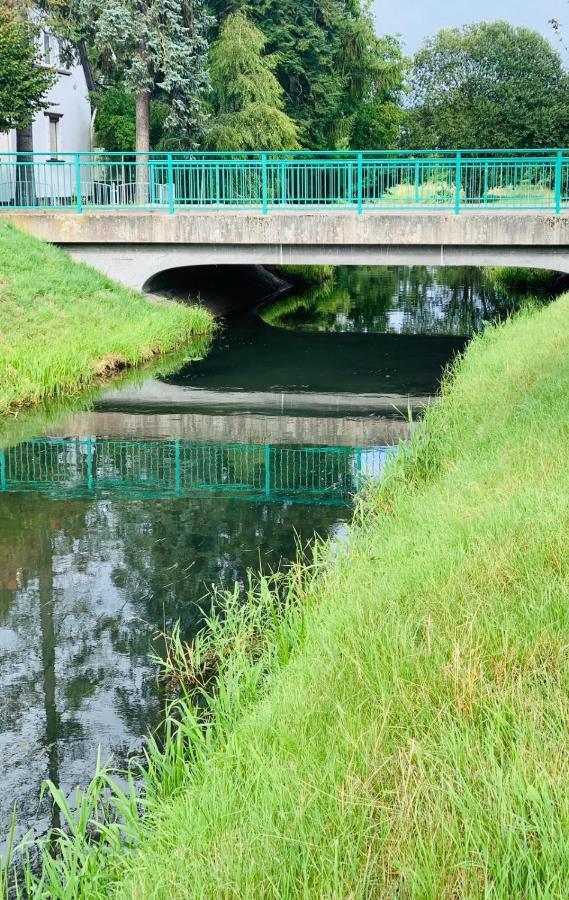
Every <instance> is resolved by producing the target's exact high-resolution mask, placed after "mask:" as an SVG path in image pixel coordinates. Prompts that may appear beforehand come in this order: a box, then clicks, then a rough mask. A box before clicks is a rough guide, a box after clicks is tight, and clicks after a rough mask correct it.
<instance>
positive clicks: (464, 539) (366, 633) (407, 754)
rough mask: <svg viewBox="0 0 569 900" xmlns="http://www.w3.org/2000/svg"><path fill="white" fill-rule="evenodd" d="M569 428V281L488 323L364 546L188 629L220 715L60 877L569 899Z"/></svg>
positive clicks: (151, 892)
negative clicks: (555, 293)
mask: <svg viewBox="0 0 569 900" xmlns="http://www.w3.org/2000/svg"><path fill="white" fill-rule="evenodd" d="M568 422H569V296H564V297H563V298H561V299H560V300H558V301H557V302H555V303H553V304H552V305H551V306H549V307H547V308H543V309H541V310H540V311H527V312H524V313H522V314H520V315H519V316H518V317H516V318H515V320H513V321H511V322H509V323H507V324H506V325H503V326H499V327H496V328H491V329H488V330H487V331H486V332H485V334H484V335H483V336H481V337H478V338H476V339H475V341H474V342H473V344H472V345H471V347H470V348H469V350H468V352H467V353H466V355H465V357H464V358H463V359H462V360H461V361H460V362H459V363H458V365H457V366H456V372H455V375H454V377H453V378H452V379H451V380H449V382H448V383H447V384H446V385H445V387H444V391H443V397H442V400H441V401H440V402H439V403H437V404H435V405H434V406H433V407H432V408H430V409H429V411H428V413H427V416H426V420H425V421H424V423H423V424H422V425H421V426H420V428H419V430H418V432H417V434H416V436H415V437H414V439H413V442H412V444H411V445H410V446H409V447H408V448H407V449H406V450H405V451H404V452H401V453H400V455H399V457H398V460H397V462H396V463H395V464H394V465H393V466H392V468H391V469H390V470H389V472H388V475H387V477H386V479H385V481H384V483H383V486H382V487H381V489H377V488H375V489H372V490H368V492H367V495H366V496H365V498H364V499H363V501H362V503H361V505H360V507H359V509H358V511H357V515H356V521H355V524H354V526H353V527H352V530H351V534H350V541H349V544H348V545H342V546H341V547H340V548H339V549H337V550H336V551H335V553H334V554H332V557H330V554H328V558H326V554H325V553H324V556H323V557H321V558H319V559H317V560H316V562H315V564H314V567H313V568H312V569H309V570H308V571H305V572H304V574H302V575H301V574H299V573H298V572H297V573H295V575H294V577H292V578H291V581H290V582H289V583H288V585H281V587H280V590H279V591H275V590H274V588H273V589H272V590H271V585H270V584H269V583H267V582H263V583H262V584H261V588H260V590H259V591H257V592H256V593H255V594H252V595H251V596H250V598H249V602H248V604H247V605H246V606H245V607H241V606H240V605H239V604H238V603H237V602H233V603H230V604H229V611H228V616H227V619H226V620H225V622H224V623H221V622H219V621H217V622H214V623H213V633H212V637H211V638H210V642H209V643H208V642H207V641H205V642H204V641H203V640H202V641H200V642H198V644H197V647H196V648H195V649H194V651H193V652H189V651H188V650H187V649H186V650H184V648H181V647H180V646H179V645H176V644H174V646H173V654H172V658H173V666H172V672H173V673H174V674H176V673H179V672H180V671H182V672H183V676H184V679H183V680H184V683H185V684H186V686H189V687H186V691H188V692H191V690H192V689H193V690H195V689H197V690H198V693H199V694H200V695H202V694H203V691H204V690H205V692H206V696H207V698H209V699H204V698H203V696H202V701H201V707H202V718H201V727H198V726H199V721H198V718H197V716H196V714H195V713H192V712H191V708H190V707H189V706H188V704H187V701H186V700H184V699H183V700H182V701H181V702H180V704H179V706H178V715H179V717H180V719H181V724H180V725H179V726H176V725H175V724H174V723H171V724H170V728H171V733H170V737H169V740H168V741H167V745H166V752H165V753H164V754H161V753H160V752H159V751H158V749H157V748H155V749H154V750H153V751H151V754H150V768H149V771H148V774H147V776H146V785H147V791H146V800H145V802H144V804H143V806H142V809H143V812H144V815H142V816H141V812H140V807H138V806H137V804H136V802H135V800H134V799H132V798H131V799H130V800H129V799H128V798H123V799H120V798H119V800H117V801H115V803H116V807H117V808H118V810H119V811H120V814H121V816H122V817H123V819H124V823H125V824H124V825H123V826H122V827H121V828H119V827H118V826H116V825H112V824H111V825H108V826H106V827H103V828H102V827H101V826H100V825H98V826H96V830H97V831H98V833H99V841H98V842H97V843H96V844H93V843H92V842H91V841H90V840H88V839H87V835H88V832H89V829H87V828H86V827H85V825H84V824H81V823H80V824H79V825H78V826H76V832H75V836H74V838H73V839H72V840H71V841H63V842H62V843H61V845H60V855H59V856H58V857H57V858H56V859H55V860H54V859H52V858H51V857H46V861H47V865H46V868H45V870H44V876H45V881H44V883H43V886H42V887H39V886H38V885H37V886H36V887H37V893H39V895H41V894H42V892H43V895H44V896H49V897H52V898H53V897H60V896H61V897H63V896H66V897H71V896H84V897H89V898H96V897H101V898H102V897H109V896H117V897H128V898H132V897H136V898H146V897H155V898H178V897H179V898H187V897H259V898H261V897H263V898H266V897H275V898H276V897H278V898H291V897H298V896H310V897H370V896H378V897H409V898H421V900H422V898H433V900H434V898H449V900H450V898H456V897H461V898H462V897H469V898H470V897H497V898H511V897H525V898H536V897H563V896H567V895H568V894H569V854H567V843H568V841H569V793H568V789H567V784H568V778H569V756H568V754H567V743H568V738H569V726H568V723H569V691H568V688H569V640H568V638H569V556H568V554H567V545H568V542H569V466H568V465H567V455H568V454H567V450H568V444H569V430H568V426H567V423H568ZM192 686H193V688H192ZM103 780H104V779H103ZM101 784H102V779H99V782H96V783H95V784H94V786H93V787H92V789H91V794H90V796H89V798H87V800H85V806H84V807H83V810H84V815H83V818H84V820H86V819H87V818H88V815H87V813H86V812H85V811H86V810H87V811H88V810H89V804H90V809H91V816H92V817H93V818H97V819H98V820H99V821H100V820H101V815H102V812H101V809H102V807H103V806H104V805H106V803H107V802H108V801H107V800H105V801H103V800H101V799H99V800H97V799H96V798H97V797H99V798H102V797H103V795H104V791H102V789H101ZM94 808H96V809H97V814H96V816H94V815H93V812H92V811H93V809H94ZM125 846H127V847H128V852H125ZM58 880H59V881H60V883H61V887H58ZM48 886H49V887H48Z"/></svg>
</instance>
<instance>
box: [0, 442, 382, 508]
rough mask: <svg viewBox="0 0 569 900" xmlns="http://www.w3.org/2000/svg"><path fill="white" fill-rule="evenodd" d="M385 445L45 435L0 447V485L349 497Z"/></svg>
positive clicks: (377, 466) (133, 495)
mask: <svg viewBox="0 0 569 900" xmlns="http://www.w3.org/2000/svg"><path fill="white" fill-rule="evenodd" d="M387 452H388V450H387V448H371V449H370V448H367V449H359V448H352V447H308V446H306V447H291V446H274V445H270V444H249V445H243V444H219V443H209V444H198V443H193V442H188V441H182V440H173V441H172V440H170V441H160V440H156V441H135V440H101V439H97V438H44V439H39V440H33V441H28V442H25V443H22V444H18V445H17V446H15V447H11V448H9V449H6V450H2V451H0V490H1V491H11V492H18V491H35V492H39V493H44V494H47V495H48V496H50V497H51V498H54V499H84V498H98V497H104V496H119V497H121V498H126V499H148V498H155V499H162V498H168V497H196V496H199V495H200V494H212V493H213V494H215V493H219V494H221V495H224V496H227V495H228V494H229V495H231V496H234V497H236V498H237V497H240V498H247V499H250V500H261V501H268V502H271V501H278V502H301V503H332V504H333V503H338V504H343V503H346V502H347V501H348V500H349V498H350V496H351V495H352V494H353V493H355V491H356V490H358V488H359V487H360V485H361V483H362V479H363V478H365V477H372V476H377V475H378V474H379V472H380V470H381V466H382V464H383V460H384V458H385V454H386V453H387Z"/></svg>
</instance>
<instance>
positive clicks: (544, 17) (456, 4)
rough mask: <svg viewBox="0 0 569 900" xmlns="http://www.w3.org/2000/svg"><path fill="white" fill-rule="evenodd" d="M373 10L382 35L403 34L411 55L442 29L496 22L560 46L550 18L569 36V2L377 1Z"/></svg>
mask: <svg viewBox="0 0 569 900" xmlns="http://www.w3.org/2000/svg"><path fill="white" fill-rule="evenodd" d="M373 9H374V13H375V18H376V24H377V30H378V33H379V34H397V33H399V34H400V35H401V37H402V38H403V42H404V45H405V50H406V51H407V53H414V52H415V50H417V48H418V47H419V46H420V44H421V43H422V41H423V39H424V38H425V37H427V35H430V34H433V33H434V32H435V31H438V29H439V28H448V27H452V26H454V25H466V24H467V23H468V22H480V21H484V20H492V19H505V20H506V21H508V22H511V23H512V24H513V25H526V26H527V27H528V28H533V29H535V30H536V31H540V32H541V33H542V34H544V35H545V36H546V37H548V38H549V40H550V41H551V43H552V44H553V45H554V46H555V47H559V43H558V41H557V39H556V37H555V35H554V34H553V33H552V30H551V26H550V25H549V24H548V22H549V19H552V18H557V19H559V20H560V21H561V22H563V23H565V25H566V29H565V32H566V34H569V2H568V0H373Z"/></svg>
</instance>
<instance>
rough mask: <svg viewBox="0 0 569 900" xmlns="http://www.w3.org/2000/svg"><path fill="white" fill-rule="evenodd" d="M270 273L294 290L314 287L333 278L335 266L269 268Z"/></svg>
mask: <svg viewBox="0 0 569 900" xmlns="http://www.w3.org/2000/svg"><path fill="white" fill-rule="evenodd" d="M271 271H273V272H275V274H277V275H278V276H279V277H280V278H284V280H285V281H288V282H289V283H290V284H292V285H293V286H294V287H296V288H307V287H314V285H318V284H324V283H325V282H326V281H331V280H332V279H333V278H334V274H335V271H336V269H335V266H317V265H314V266H271Z"/></svg>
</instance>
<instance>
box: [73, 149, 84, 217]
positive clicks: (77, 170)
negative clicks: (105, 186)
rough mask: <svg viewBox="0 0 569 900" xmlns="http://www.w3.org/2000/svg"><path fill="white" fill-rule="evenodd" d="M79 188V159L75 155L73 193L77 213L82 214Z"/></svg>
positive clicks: (77, 155)
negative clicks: (74, 194)
mask: <svg viewBox="0 0 569 900" xmlns="http://www.w3.org/2000/svg"><path fill="white" fill-rule="evenodd" d="M82 190H83V189H82V187H81V157H80V156H79V154H78V153H76V154H75V193H76V195H77V212H78V213H82V212H83V197H82Z"/></svg>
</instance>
